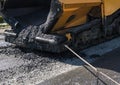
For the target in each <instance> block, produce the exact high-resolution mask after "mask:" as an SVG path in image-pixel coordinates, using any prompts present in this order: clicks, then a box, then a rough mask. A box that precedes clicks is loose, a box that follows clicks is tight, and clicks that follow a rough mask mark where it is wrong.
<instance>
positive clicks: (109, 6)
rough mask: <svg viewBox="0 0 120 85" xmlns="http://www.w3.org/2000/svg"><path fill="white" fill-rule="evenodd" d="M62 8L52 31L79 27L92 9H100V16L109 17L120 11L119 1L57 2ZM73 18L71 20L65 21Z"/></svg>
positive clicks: (70, 0) (85, 0) (68, 0)
mask: <svg viewBox="0 0 120 85" xmlns="http://www.w3.org/2000/svg"><path fill="white" fill-rule="evenodd" d="M59 1H60V2H61V4H62V7H63V13H62V15H61V17H60V18H59V20H58V21H57V23H56V24H55V26H54V28H53V31H58V30H61V29H63V28H64V29H65V28H70V27H73V26H77V25H81V24H84V23H86V21H87V14H88V13H89V12H90V10H91V9H92V8H93V7H96V6H99V7H101V9H102V10H101V16H103V18H104V17H105V16H108V15H111V14H113V13H114V12H116V11H117V10H118V9H120V1H119V0H115V1H114V0H59ZM72 16H73V19H72V20H70V21H68V22H67V20H68V19H69V18H70V17H72Z"/></svg>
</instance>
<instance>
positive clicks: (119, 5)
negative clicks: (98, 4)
mask: <svg viewBox="0 0 120 85" xmlns="http://www.w3.org/2000/svg"><path fill="white" fill-rule="evenodd" d="M103 2H104V12H105V16H108V15H111V14H112V13H114V12H115V11H117V10H118V9H120V0H103Z"/></svg>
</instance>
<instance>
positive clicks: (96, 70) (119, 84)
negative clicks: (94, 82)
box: [64, 45, 120, 85]
mask: <svg viewBox="0 0 120 85" xmlns="http://www.w3.org/2000/svg"><path fill="white" fill-rule="evenodd" d="M64 46H65V48H67V49H68V50H69V51H70V52H72V53H73V54H74V55H76V56H77V57H78V58H79V59H80V60H82V61H83V62H84V63H85V64H87V65H88V66H89V67H91V68H92V69H93V70H95V72H96V73H97V74H101V75H103V76H104V77H106V78H107V79H109V80H111V81H112V82H113V83H115V84H116V85H120V83H118V82H117V81H115V80H114V79H112V78H111V77H109V76H108V75H106V74H105V73H103V72H100V71H98V69H97V68H96V67H94V66H93V65H92V64H90V63H89V62H88V61H86V60H85V59H83V58H82V57H81V56H80V55H78V54H77V53H76V52H75V51H73V50H72V49H71V48H70V47H69V46H67V45H64ZM97 76H98V75H97ZM98 77H99V76H98Z"/></svg>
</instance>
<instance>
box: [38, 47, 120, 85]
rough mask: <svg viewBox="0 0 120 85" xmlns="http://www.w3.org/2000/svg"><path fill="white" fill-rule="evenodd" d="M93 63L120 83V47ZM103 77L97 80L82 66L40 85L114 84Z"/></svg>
mask: <svg viewBox="0 0 120 85" xmlns="http://www.w3.org/2000/svg"><path fill="white" fill-rule="evenodd" d="M93 65H94V66H95V67H96V68H98V69H99V70H100V71H102V72H104V73H106V74H107V75H109V76H110V77H111V78H113V79H114V80H116V81H117V82H119V83H120V48H118V49H116V50H114V51H113V52H110V53H107V54H106V55H104V56H103V57H102V58H101V59H100V60H97V61H96V62H94V63H93ZM101 79H102V80H103V82H102V81H97V78H96V77H95V76H93V75H92V74H91V73H90V72H89V71H87V70H86V68H85V67H81V68H77V69H75V70H73V71H70V72H68V73H64V74H62V75H60V76H57V77H55V78H52V79H50V80H46V81H45V82H43V83H41V84H39V85H114V83H112V82H111V81H109V80H108V79H106V78H104V77H101Z"/></svg>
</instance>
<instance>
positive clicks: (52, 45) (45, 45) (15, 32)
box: [0, 0, 120, 53]
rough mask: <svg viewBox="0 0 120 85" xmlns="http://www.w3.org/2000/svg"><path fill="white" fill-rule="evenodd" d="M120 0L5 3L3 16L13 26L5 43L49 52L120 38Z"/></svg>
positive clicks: (1, 3)
mask: <svg viewBox="0 0 120 85" xmlns="http://www.w3.org/2000/svg"><path fill="white" fill-rule="evenodd" d="M119 2H120V1H119V0H115V1H114V0H1V1H0V14H1V15H2V17H3V18H4V20H5V21H6V22H7V23H8V24H9V25H10V26H11V30H6V31H5V40H6V41H7V42H10V43H14V44H16V46H19V47H25V48H30V49H39V50H41V51H48V52H57V53H59V52H63V51H65V50H67V49H66V48H65V47H64V44H66V45H68V46H69V47H71V48H73V49H85V48H87V47H90V46H93V45H96V44H98V43H102V42H104V41H106V40H110V39H113V38H115V37H117V36H119V34H120V3H119Z"/></svg>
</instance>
